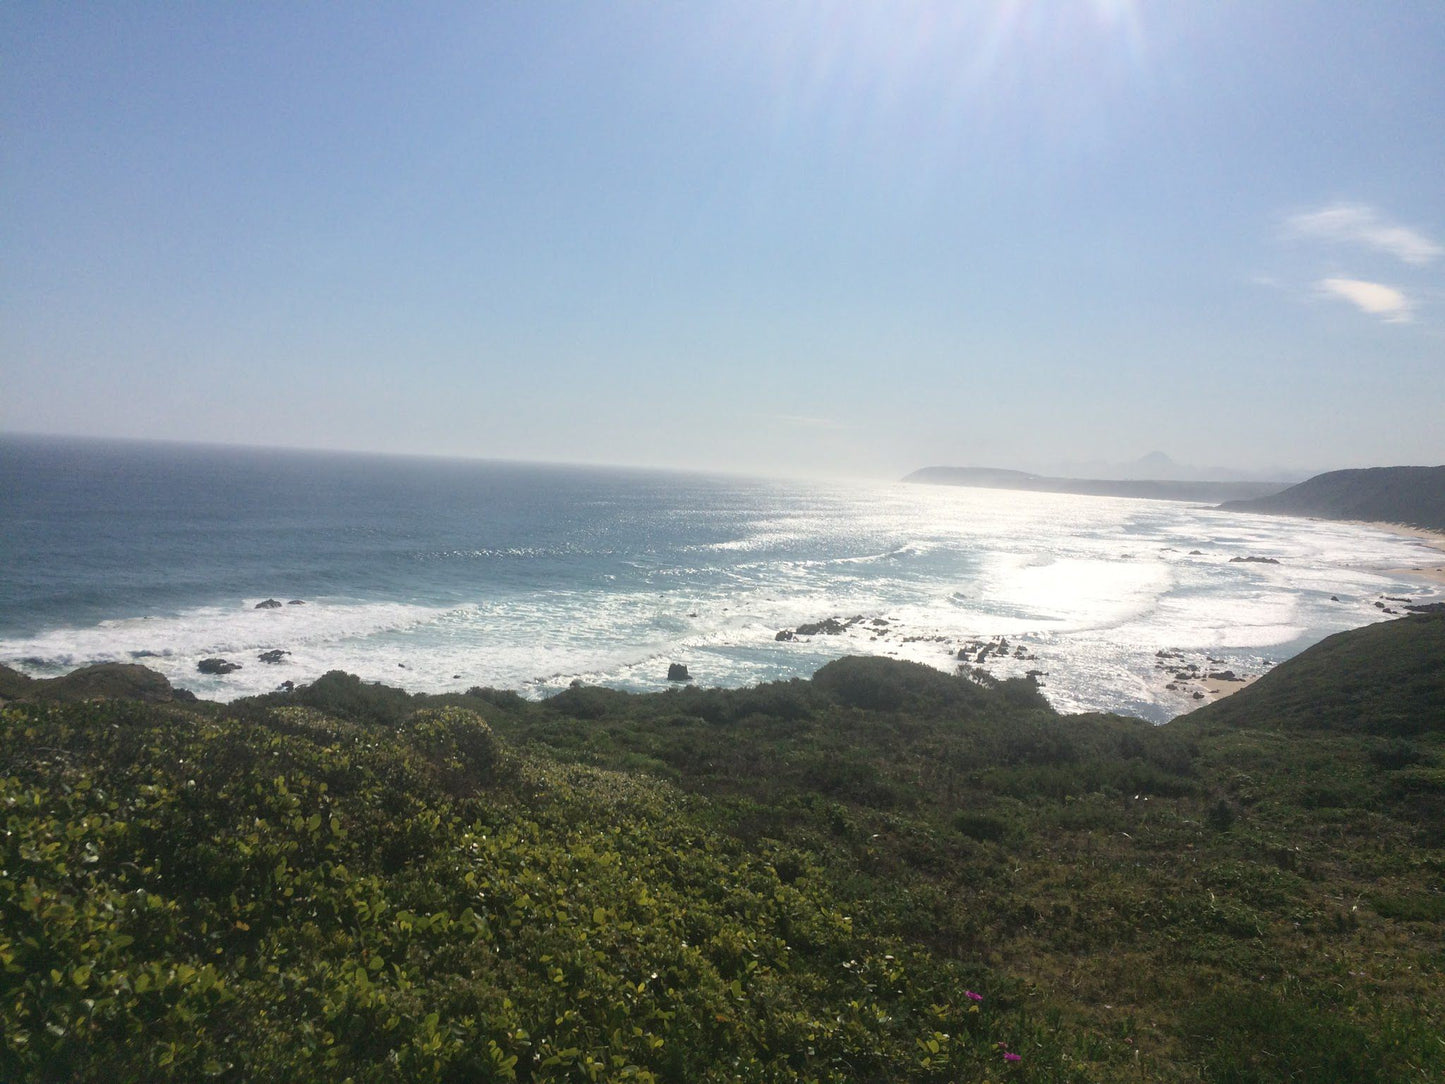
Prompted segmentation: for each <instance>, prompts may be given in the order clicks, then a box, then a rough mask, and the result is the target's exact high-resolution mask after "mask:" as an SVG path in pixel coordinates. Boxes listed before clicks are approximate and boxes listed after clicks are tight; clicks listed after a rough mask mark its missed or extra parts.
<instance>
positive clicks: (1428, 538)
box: [1351, 520, 1445, 584]
mask: <svg viewBox="0 0 1445 1084" xmlns="http://www.w3.org/2000/svg"><path fill="white" fill-rule="evenodd" d="M1351 522H1358V523H1360V526H1362V527H1375V528H1378V529H1379V530H1382V531H1389V532H1390V533H1391V534H1398V535H1404V536H1405V537H1406V538H1415V539H1418V540H1419V541H1421V542H1423V543H1425V545H1426V546H1428V547H1430V548H1431V549H1433V550H1435V551H1437V552H1438V553H1439V554H1440V557H1439V559H1438V560H1427V561H1422V562H1421V563H1420V564H1418V565H1412V566H1410V567H1409V568H1387V569H1385V571H1386V572H1389V573H1391V574H1393V575H1397V576H1418V577H1420V578H1421V579H1424V580H1429V581H1430V582H1431V583H1439V584H1445V534H1442V533H1441V532H1440V531H1427V530H1426V529H1425V528H1423V527H1407V526H1405V525H1404V524H1401V523H1364V522H1360V521H1358V520H1352V521H1351Z"/></svg>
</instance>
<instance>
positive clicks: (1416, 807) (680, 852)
mask: <svg viewBox="0 0 1445 1084" xmlns="http://www.w3.org/2000/svg"><path fill="white" fill-rule="evenodd" d="M1442 628H1445V619H1442V618H1440V617H1438V616H1428V617H1420V618H1409V619H1405V620H1402V621H1398V622H1394V623H1388V624H1383V625H1378V626H1374V627H1372V628H1369V629H1365V630H1361V631H1360V632H1358V633H1349V634H1345V636H1343V637H1335V638H1332V639H1331V640H1330V641H1327V642H1326V643H1325V644H1323V645H1321V646H1320V647H1319V648H1316V649H1314V650H1313V651H1311V652H1306V653H1305V654H1304V655H1302V656H1300V657H1299V658H1298V659H1296V660H1295V661H1294V662H1292V663H1290V664H1288V665H1287V666H1285V665H1282V666H1281V667H1279V668H1278V670H1277V672H1275V673H1273V674H1271V675H1270V676H1269V677H1268V678H1266V679H1262V680H1261V681H1260V682H1258V683H1257V684H1256V685H1255V686H1254V687H1252V688H1251V689H1248V690H1245V691H1244V692H1242V693H1240V694H1238V695H1237V696H1236V697H1234V698H1233V699H1232V701H1226V702H1222V703H1220V704H1218V705H1216V706H1214V707H1212V708H1209V709H1206V710H1204V711H1201V712H1199V713H1196V714H1195V715H1192V716H1188V717H1185V718H1182V719H1180V720H1176V721H1175V722H1174V723H1171V724H1168V725H1166V726H1163V727H1151V726H1149V725H1147V724H1145V723H1143V722H1141V721H1139V720H1133V719H1124V718H1119V717H1114V716H1098V715H1093V716H1074V717H1061V716H1059V715H1057V714H1056V713H1055V712H1053V711H1052V709H1050V708H1049V706H1048V705H1047V704H1046V703H1045V702H1044V701H1043V699H1042V698H1041V696H1040V695H1039V694H1038V692H1037V690H1036V689H1035V688H1034V687H1032V686H1031V685H1030V684H1028V683H1027V682H1023V681H1015V682H1004V683H994V682H987V683H986V684H979V683H977V682H976V681H974V680H970V679H968V678H965V677H962V676H959V677H953V676H949V675H945V674H941V673H938V672H936V671H933V670H930V669H928V668H925V667H920V666H915V665H910V664H906V663H898V662H890V661H887V660H881V659H845V660H841V661H839V662H836V663H833V664H831V665H829V666H827V667H825V668H824V669H823V670H821V671H820V672H819V673H818V674H817V675H816V676H815V677H814V678H813V679H812V680H811V681H792V682H784V683H776V684H771V685H764V686H759V687H757V688H753V689H743V690H736V691H722V690H712V689H698V688H683V689H676V690H672V691H669V692H666V693H660V694H655V695H648V696H632V695H627V694H623V693H618V692H613V691H610V690H606V689H599V688H591V687H577V688H573V689H571V690H568V691H567V692H565V693H563V694H561V695H559V696H557V697H554V698H552V699H551V700H548V701H545V702H542V703H532V702H527V701H524V700H522V699H521V698H519V697H517V696H515V695H514V694H511V693H503V692H496V691H492V690H485V689H475V690H472V691H471V692H470V693H468V694H466V695H461V696H447V697H422V696H408V695H407V694H406V693H403V692H400V691H398V690H393V689H387V688H385V687H382V686H370V685H365V684H363V683H361V682H359V681H358V680H356V679H355V678H352V677H348V676H347V675H344V674H339V673H335V674H329V675H327V676H326V677H324V678H322V679H321V680H319V681H317V682H316V683H314V684H313V685H311V686H309V687H303V688H301V689H299V690H297V691H296V692H294V693H292V694H287V695H277V696H272V697H265V698H260V699H258V700H253V701H249V702H238V703H235V704H232V705H216V704H208V703H204V702H196V703H186V702H179V701H177V702H163V701H162V702H153V703H142V702H139V701H136V700H133V699H119V698H112V699H90V700H82V701H72V702H67V701H64V700H63V699H49V700H30V699H26V696H27V692H26V687H25V684H24V683H23V682H10V683H8V684H6V685H5V686H4V690H3V691H0V696H15V697H20V699H15V700H12V701H11V702H10V703H8V704H6V705H5V706H4V707H3V708H0V796H3V804H4V817H5V836H4V844H3V848H4V849H3V852H0V854H3V858H0V867H3V869H4V871H5V872H4V876H3V877H0V1079H3V1080H6V1081H11V1080H15V1081H23V1080H108V1081H115V1080H144V1081H164V1080H186V1081H191V1080H200V1079H218V1080H247V1081H249V1080H263V1081H269V1080H275V1081H282V1080H285V1081H297V1080H343V1079H352V1080H358V1081H361V1080H377V1081H381V1080H415V1081H431V1080H436V1081H470V1080H522V1081H541V1080H548V1081H553V1080H555V1081H563V1080H566V1081H593V1080H595V1081H622V1080H641V1081H646V1080H656V1081H723V1080H729V1081H731V1080H745V1081H753V1080H757V1081H793V1080H800V1081H802V1080H814V1081H938V1082H943V1081H986V1080H992V1081H1006V1080H1018V1081H1117V1080H1138V1081H1161V1082H1162V1081H1306V1080H1307V1081H1366V1082H1368V1081H1381V1082H1383V1081H1408V1080H1422V1081H1423V1080H1432V1079H1441V1078H1445V1045H1442V1044H1441V1043H1440V1041H1439V1036H1440V1035H1441V1034H1445V981H1442V976H1441V970H1442V966H1445V938H1442V930H1445V892H1442V888H1445V876H1442V875H1445V851H1442V847H1445V734H1442V730H1441V722H1442V720H1441V714H1442V713H1441V711H1440V705H1441V700H1440V698H1439V696H1438V689H1439V687H1440V685H1439V683H1440V680H1441V678H1440V674H1441V669H1442V665H1445V655H1442V653H1441V652H1440V650H1439V643H1440V636H1441V630H1442ZM1322 660H1323V661H1322ZM1371 660H1374V664H1372V663H1371ZM1432 660H1433V662H1432ZM0 677H3V675H0ZM61 680H62V682H64V681H65V679H61ZM88 680H90V681H92V682H93V681H94V680H95V678H94V676H93V675H92V677H91V678H89V679H88ZM92 688H93V686H92ZM47 689H48V691H47V695H48V696H51V697H58V696H59V694H60V693H62V692H63V691H64V685H63V684H62V685H61V686H48V687H47ZM1310 705H1318V706H1319V710H1318V711H1317V712H1315V713H1314V714H1310V711H1311V710H1312V709H1311V708H1310ZM1352 719H1355V720H1358V724H1359V725H1355V724H1354V723H1352Z"/></svg>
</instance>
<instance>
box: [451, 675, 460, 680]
mask: <svg viewBox="0 0 1445 1084" xmlns="http://www.w3.org/2000/svg"><path fill="white" fill-rule="evenodd" d="M461 676H462V675H461V674H453V675H452V680H453V681H457V680H458V679H460V678H461Z"/></svg>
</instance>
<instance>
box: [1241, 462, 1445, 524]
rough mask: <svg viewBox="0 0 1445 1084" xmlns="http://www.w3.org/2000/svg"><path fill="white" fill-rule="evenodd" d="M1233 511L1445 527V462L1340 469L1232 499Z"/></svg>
mask: <svg viewBox="0 0 1445 1084" xmlns="http://www.w3.org/2000/svg"><path fill="white" fill-rule="evenodd" d="M1220 507H1221V508H1225V509H1228V510H1229V511H1231V512H1268V513H1273V514H1275V515H1286V516H1317V517H1319V518H1320V519H1363V520H1372V521H1375V522H1377V523H1401V524H1405V525H1407V526H1410V527H1425V528H1428V529H1430V530H1434V531H1445V466H1442V467H1369V468H1366V469H1363V470H1336V471H1330V472H1329V473H1327V474H1317V475H1315V476H1314V477H1313V478H1310V479H1307V480H1306V481H1303V482H1301V483H1300V484H1299V485H1296V486H1290V487H1289V488H1288V489H1286V490H1283V491H1282V492H1279V493H1275V494H1273V495H1267V496H1261V497H1256V498H1254V499H1252V500H1230V501H1227V502H1225V503H1224V504H1223V505H1221V506H1220Z"/></svg>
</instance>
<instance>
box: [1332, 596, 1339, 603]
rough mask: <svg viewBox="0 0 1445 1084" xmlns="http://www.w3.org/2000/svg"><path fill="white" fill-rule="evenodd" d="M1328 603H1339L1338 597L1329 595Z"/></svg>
mask: <svg viewBox="0 0 1445 1084" xmlns="http://www.w3.org/2000/svg"><path fill="white" fill-rule="evenodd" d="M1330 601H1331V602H1339V601H1340V596H1339V595H1331V596H1330Z"/></svg>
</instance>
